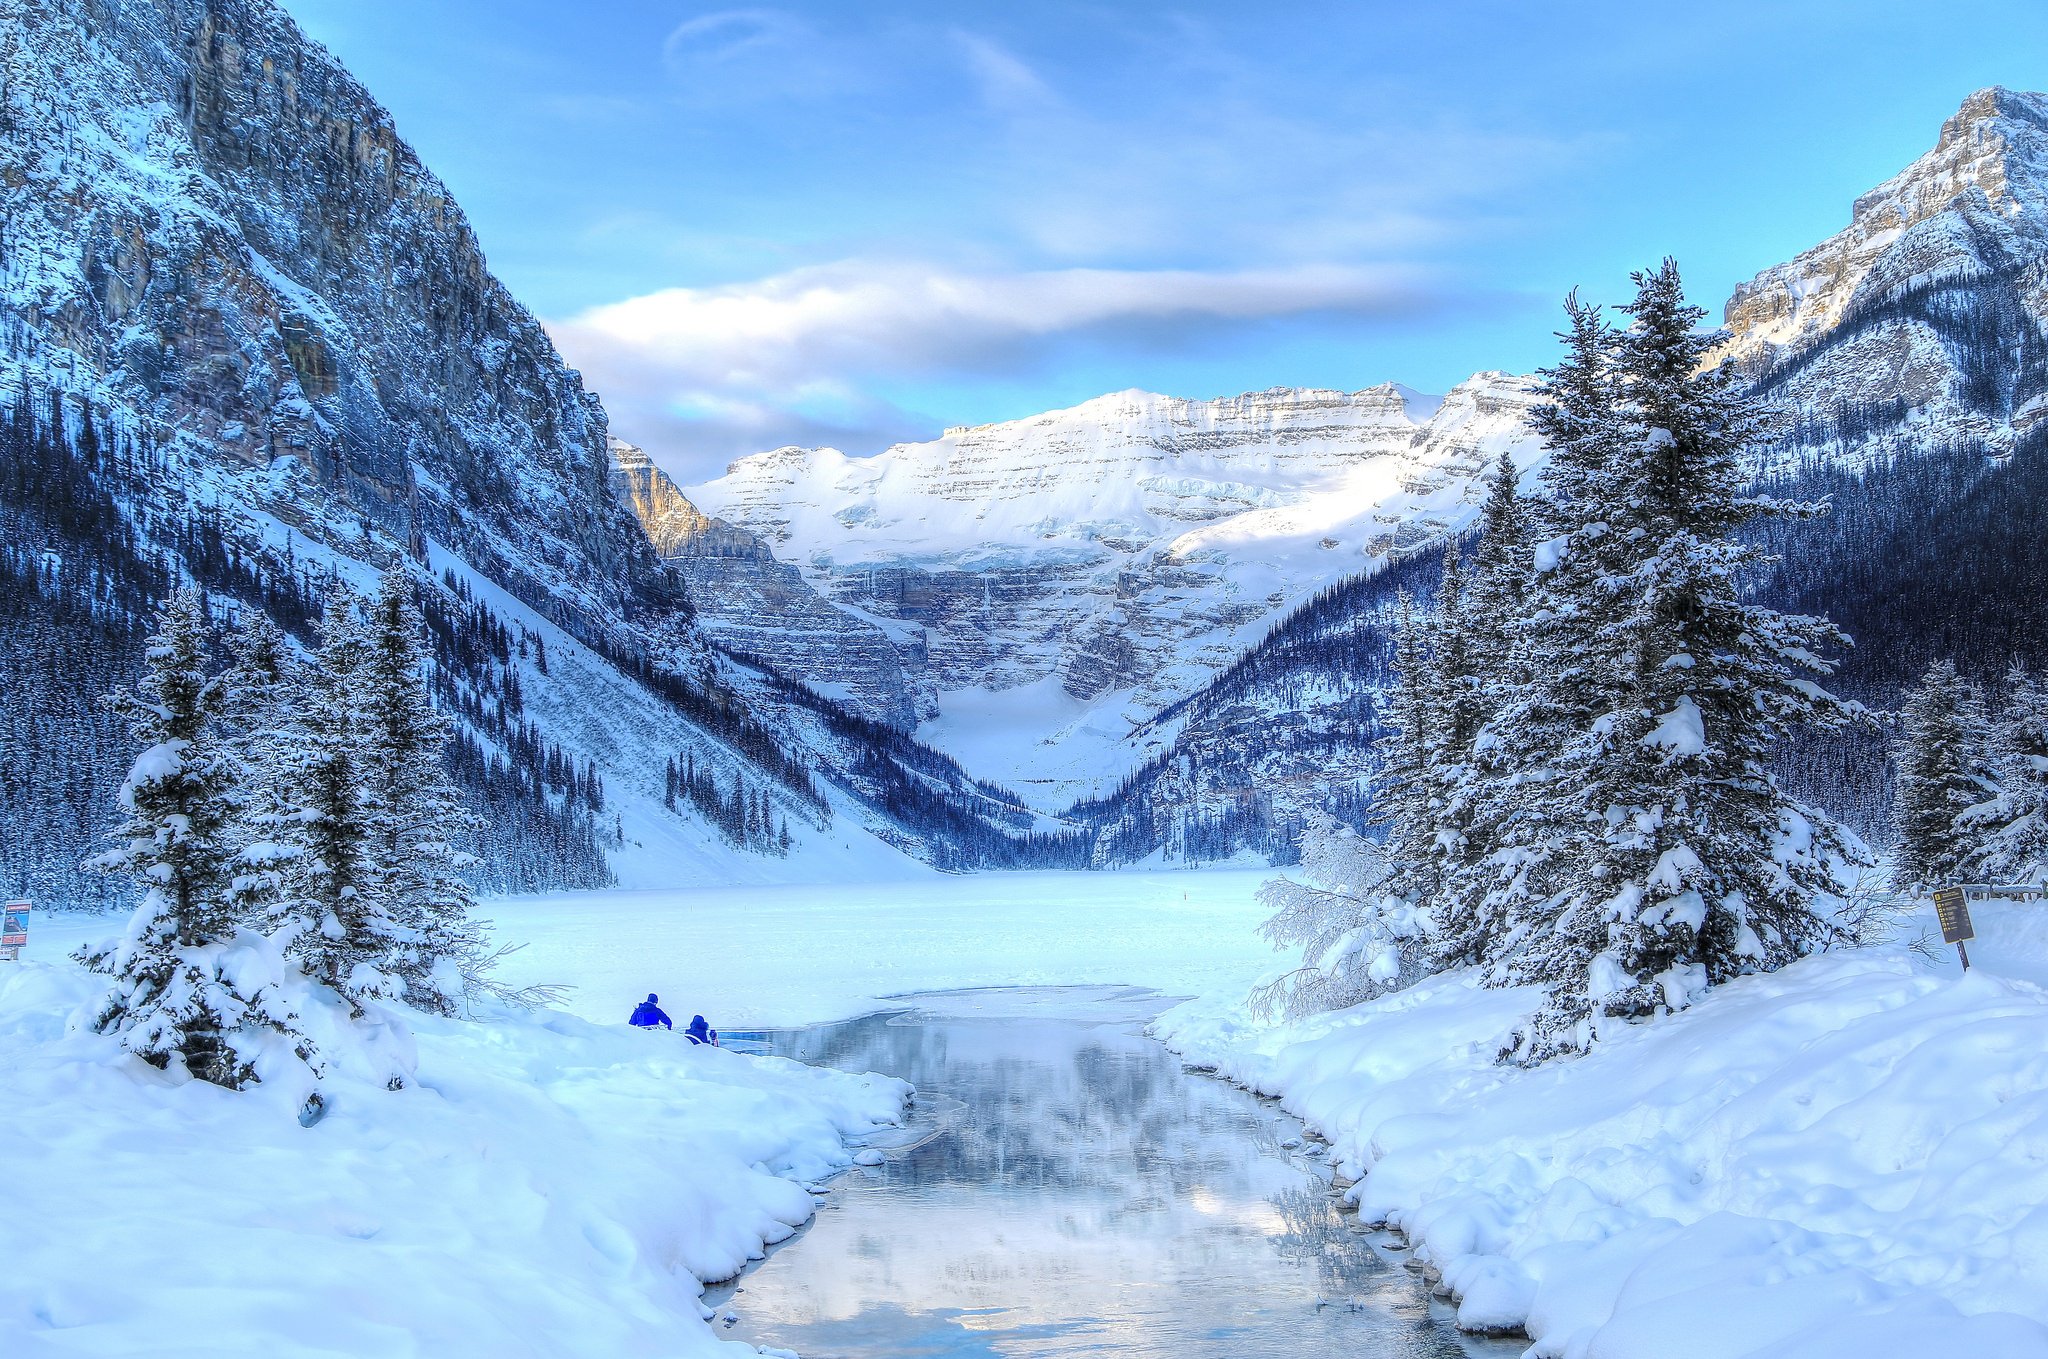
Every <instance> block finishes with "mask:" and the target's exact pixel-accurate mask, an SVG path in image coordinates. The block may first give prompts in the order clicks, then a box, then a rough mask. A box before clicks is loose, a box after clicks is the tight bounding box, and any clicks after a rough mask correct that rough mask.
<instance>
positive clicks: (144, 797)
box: [83, 589, 315, 1089]
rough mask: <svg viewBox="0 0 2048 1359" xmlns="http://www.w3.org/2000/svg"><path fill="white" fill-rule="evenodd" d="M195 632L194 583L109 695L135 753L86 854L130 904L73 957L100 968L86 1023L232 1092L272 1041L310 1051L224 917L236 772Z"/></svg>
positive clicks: (233, 857)
mask: <svg viewBox="0 0 2048 1359" xmlns="http://www.w3.org/2000/svg"><path fill="white" fill-rule="evenodd" d="M206 634H207V619H206V610H205V605H204V603H203V601H202V600H201V598H200V596H199V594H198V592H197V591H195V590H191V589H185V590H180V591H178V592H177V593H176V594H175V595H173V596H172V597H171V599H170V601H169V602H168V603H167V604H165V605H164V607H163V608H162V610H161V611H160V612H159V613H158V616H157V630H156V632H155V634H154V635H153V636H151V637H150V639H149V644H148V649H147V651H146V652H145V659H144V663H143V665H144V668H143V674H142V679H141V682H140V683H139V684H138V685H137V686H136V689H135V690H134V691H133V692H131V693H124V694H118V695H115V696H113V697H112V698H111V700H110V702H111V704H112V706H113V707H114V708H115V710H116V711H118V712H119V713H120V714H121V715H123V716H124V717H126V718H127V719H128V721H129V724H130V729H131V730H132V731H133V733H134V735H135V737H136V739H137V740H139V741H140V742H142V745H143V750H142V753H141V755H139V756H138V757H137V758H136V761H135V764H134V767H133V768H132V769H131V770H130V772H129V774H128V778H127V780H126V781H125V782H124V783H123V784H122V785H121V791H120V802H121V806H122V808H123V810H125V811H126V812H127V813H128V819H127V821H126V822H125V823H124V824H123V825H122V826H121V828H120V830H119V832H118V836H119V839H120V841H121V844H120V846H119V847H118V848H116V849H114V850H112V851H110V852H108V853H107V854H105V855H102V856H101V857H100V858H99V859H98V860H96V861H95V864H96V866H97V867H99V868H101V869H103V870H105V871H107V872H111V873H119V874H123V875H125V876H127V877H129V878H130V879H131V880H132V881H133V882H134V884H135V888H136V891H137V893H138V895H139V897H140V901H139V903H138V905H137V907H136V910H135V914H134V916H133V917H132V918H131V919H130V921H129V924H128V929H127V931H126V933H125V934H124V936H123V937H122V938H121V939H120V940H119V941H118V942H117V943H115V944H113V945H111V946H109V947H105V948H101V949H98V950H93V951H88V952H87V953H85V954H84V955H83V960H84V961H85V962H86V964H87V965H88V966H90V967H92V968H93V969H94V970H96V971H99V972H103V973H106V974H108V975H109V976H111V977H112V979H113V980H112V985H111V986H110V988H109V990H108V992H107V994H106V996H105V997H104V998H103V1000H102V1001H101V1002H100V1004H99V1006H98V1008H97V1010H96V1011H95V1013H94V1015H93V1020H92V1024H93V1027H94V1028H95V1029H96V1030H97V1031H99V1032H101V1033H111V1034H115V1035H118V1037H119V1038H120V1040H121V1043H122V1045H123V1046H124V1047H126V1048H127V1050H128V1051H130V1052H132V1053H134V1054H135V1055H136V1056H138V1057H140V1058H142V1059H143V1060H144V1061H146V1062H148V1063H150V1064H151V1065H153V1066H157V1067H163V1068H168V1067H170V1066H171V1065H172V1064H173V1063H179V1064H182V1065H183V1067H184V1068H185V1070H186V1071H188V1072H189V1073H190V1074H191V1075H193V1076H195V1077H197V1078H198V1079H200V1080H205V1081H210V1082H212V1083H213V1084H215V1085H221V1086H226V1087H227V1088H229V1089H241V1088H242V1087H244V1086H246V1085H249V1084H250V1083H252V1082H253V1081H255V1080H257V1079H258V1076H259V1072H258V1059H259V1057H260V1055H261V1053H262V1051H263V1049H264V1048H265V1046H266V1045H267V1043H268V1042H269V1041H270V1040H272V1039H278V1040H282V1042H283V1046H285V1047H286V1048H287V1049H288V1050H289V1051H291V1052H293V1053H295V1054H296V1056H297V1057H298V1058H299V1059H300V1060H303V1061H308V1062H311V1061H313V1060H315V1056H314V1052H313V1047H312V1044H311V1043H310V1042H309V1041H307V1040H306V1039H305V1038H304V1036H303V1035H302V1034H301V1033H300V1032H299V1019H298V1016H297V1014H296V1013H295V1011H294V1010H293V1009H292V1007H291V1005H290V1003H289V1002H288V1001H287V1000H286V998H285V997H284V995H283V994H282V991H281V990H280V987H279V985H278V983H279V982H280V981H281V976H280V975H278V972H277V970H276V969H269V970H268V971H266V969H265V968H263V967H261V966H256V965H252V964H253V963H258V962H261V961H262V960H263V958H264V957H265V955H266V954H267V953H268V952H269V950H268V949H267V947H266V945H267V942H268V941H266V940H263V939H262V938H261V936H257V935H253V934H250V933H248V932H245V931H243V930H242V929H241V928H240V926H239V924H238V921H237V918H236V917H237V905H236V901H235V880H236V877H237V875H238V872H239V859H240V854H239V848H238V846H237V844H236V842H235V837H234V832H235V828H236V825H237V821H238V810H239V794H240V779H241V770H240V768H239V767H238V765H237V763H236V761H235V758H234V755H233V753H232V751H231V750H229V749H228V746H227V743H226V741H225V740H224V738H223V735H222V732H221V730H220V727H219V723H218V720H217V719H218V718H219V715H220V713H221V711H222V709H223V708H224V707H225V706H226V705H227V699H228V686H227V684H225V683H224V682H223V681H222V680H219V679H210V678H208V676H207V674H206V670H207V666H206V652H207V642H206Z"/></svg>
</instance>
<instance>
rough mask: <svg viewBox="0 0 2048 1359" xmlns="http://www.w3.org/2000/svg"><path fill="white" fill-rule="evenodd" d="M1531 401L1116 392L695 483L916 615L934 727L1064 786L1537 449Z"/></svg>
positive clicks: (777, 456)
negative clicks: (1491, 475)
mask: <svg viewBox="0 0 2048 1359" xmlns="http://www.w3.org/2000/svg"><path fill="white" fill-rule="evenodd" d="M1529 400H1530V397H1529V394H1528V389H1527V384H1526V383H1525V382H1524V381H1522V380H1520V379H1515V378H1510V377H1507V376H1505V375H1503V374H1497V373H1489V374H1481V375H1480V376H1478V377H1476V378H1474V379H1472V380H1471V381H1469V382H1467V383H1464V384H1462V385H1461V386H1459V387H1458V388H1457V389H1456V390H1454V391H1453V392H1451V393H1450V394H1449V395H1448V396H1445V397H1442V398H1436V397H1427V396H1423V395H1421V394H1419V393H1415V392H1411V391H1408V390H1406V389H1403V388H1399V387H1396V386H1393V385H1387V386H1382V387H1376V388H1369V389H1366V390H1364V391H1359V392H1335V391H1313V390H1291V389H1280V390H1275V391H1269V392H1256V393H1251V394H1248V395H1245V396H1240V397H1232V398H1227V399H1224V400H1219V401H1189V400H1182V399H1178V398H1173V397H1163V396H1156V395H1153V394H1150V393H1145V392H1121V393H1116V394H1114V395H1111V396H1106V397H1102V398H1099V399H1097V400H1094V401H1090V402H1087V403H1085V404H1083V405H1080V406H1077V407H1074V408H1072V409H1070V410H1064V411H1054V412H1051V413H1048V414H1046V415H1041V416H1035V417H1032V418H1030V419H1026V420H1018V421H1011V422H1007V423H1004V424H997V425H985V426H977V427H973V428H963V429H954V430H949V431H947V432H946V434H945V435H944V436H943V437H942V438H939V439H936V440H933V441H931V442H929V443H923V444H907V445H899V446H897V447H895V448H891V449H889V450H888V451H886V452H884V453H881V454H878V455H876V456H875V457H872V458H866V459H854V458H848V457H846V456H844V455H843V454H840V453H838V452H836V451H834V450H831V449H797V448H786V449H778V450H776V451H774V452H772V453H764V454H760V455H757V456H755V457H751V458H746V459H742V460H741V461H739V462H738V463H735V464H734V465H733V467H732V468H731V469H730V470H729V471H728V473H727V474H726V476H724V477H722V478H720V479H719V480H718V481H715V482H712V483H710V484H708V485H706V486H703V487H698V488H695V489H694V490H693V491H692V492H691V497H692V499H694V500H696V501H697V502H698V503H699V504H701V505H703V506H704V507H705V508H706V509H707V510H709V511H710V512H712V513H714V514H716V515H718V516H719V517H720V518H722V519H726V520H729V521H731V522H733V523H735V524H738V525H741V526H744V527H745V528H747V529H750V530H752V531H753V532H755V533H758V534H759V535H760V536H761V537H762V538H764V539H766V540H767V541H768V542H769V543H771V544H772V545H773V546H774V549H775V551H776V554H777V555H778V556H779V557H780V558H781V559H782V560H784V561H787V562H790V563H793V564H795V565H796V566H798V567H799V568H801V570H802V572H803V574H804V576H805V578H806V579H807V580H809V581H810V582H811V583H812V584H813V585H814V586H815V587H816V588H817V589H818V591H819V592H820V593H822V594H824V595H825V596H826V597H828V598H830V599H832V600H833V601H835V602H837V603H840V604H843V605H846V606H849V607H851V608H854V609H856V610H857V611H859V612H861V613H863V614H866V615H871V616H874V617H877V618H881V619H885V620H889V621H890V622H892V623H894V624H898V625H909V626H911V627H914V628H915V629H917V630H919V631H920V632H921V633H922V636H923V637H924V638H925V639H926V645H927V655H928V658H929V666H930V670H931V674H932V677H933V681H934V682H935V684H936V686H937V688H938V689H939V691H940V697H939V709H940V716H939V720H938V721H937V722H936V723H935V724H933V725H931V726H928V727H926V728H924V731H925V733H926V734H927V735H928V737H929V738H930V739H932V740H935V741H937V742H939V743H941V744H942V745H948V748H952V749H955V750H957V751H962V752H964V751H967V750H969V749H972V750H973V751H974V752H975V754H976V756H977V758H979V759H980V760H981V761H982V763H981V764H980V765H979V766H976V765H975V763H974V761H973V760H970V762H969V763H970V767H972V768H975V771H976V772H977V773H981V774H983V775H984V776H986V777H992V778H996V779H998V780H1001V781H1003V782H1004V783H1006V784H1008V785H1010V786H1012V787H1018V788H1020V790H1023V791H1027V792H1030V793H1033V794H1035V795H1036V796H1037V797H1038V798H1039V799H1040V800H1041V801H1042V802H1044V803H1045V804H1047V805H1051V804H1056V803H1058V802H1061V801H1063V800H1064V799H1065V798H1067V797H1070V796H1074V795H1079V794H1081V793H1084V792H1088V791H1093V790H1094V789H1096V788H1098V787H1099V786H1100V785H1101V784H1102V783H1103V782H1104V781H1105V780H1111V781H1113V780H1114V779H1115V778H1116V777H1117V776H1118V775H1120V774H1121V773H1123V772H1124V771H1126V770H1127V769H1129V768H1130V767H1132V765H1134V764H1135V763H1136V762H1138V761H1139V760H1141V759H1142V758H1143V755H1144V752H1143V751H1141V750H1138V749H1135V748H1127V747H1126V738H1127V737H1128V736H1129V735H1130V734H1131V733H1132V731H1133V730H1134V729H1135V728H1138V727H1140V726H1142V725H1143V724H1144V723H1145V722H1146V721H1147V720H1148V719H1150V718H1151V717H1152V716H1153V715H1154V714H1156V713H1157V712H1158V711H1159V710H1160V709H1161V708H1163V707H1165V706H1167V705H1168V704H1170V703H1172V702H1174V701H1175V700H1177V699H1179V698H1181V697H1182V696H1184V695H1186V694H1188V693H1190V692H1192V691H1193V690H1194V689H1196V688H1198V687H1200V686H1201V685H1202V684H1203V683H1205V682H1207V681H1208V680H1209V679H1210V678H1212V677H1213V676H1214V675H1215V674H1216V673H1217V672H1218V671H1220V670H1222V669H1223V668H1224V667H1226V666H1228V665H1229V664H1230V663H1231V662H1232V661H1234V660H1235V659H1236V658H1237V657H1238V656H1239V655H1241V654H1242V653H1243V652H1244V650H1245V649H1246V648H1247V647H1248V646H1250V645H1251V644H1252V643H1254V642H1256V641H1257V640H1258V638H1259V637H1260V636H1262V635H1263V634H1264V632H1265V631H1266V630H1267V629H1268V628H1270V627H1271V626H1272V625H1273V623H1274V622H1275V621H1276V620H1277V619H1278V618H1279V617H1280V616H1281V615H1282V614H1284V613H1285V612H1286V611H1287V610H1288V609H1290V608H1292V607H1294V606H1295V605H1297V604H1299V603H1301V602H1302V601H1303V600H1304V599H1306V598H1307V597H1308V596H1310V595H1312V594H1313V593H1315V591H1317V590H1318V589H1320V588H1322V587H1324V586H1326V585H1328V584H1330V583H1332V582H1334V581H1337V580H1340V579H1343V578H1345V577H1348V576H1352V575H1356V574H1359V573H1361V572H1367V571H1372V570H1375V569H1377V568H1378V567H1379V566H1380V565H1383V564H1384V563H1385V562H1387V561H1389V560H1391V559H1393V558H1396V557H1399V556H1401V555H1403V554H1405V553H1409V552H1412V551H1414V550H1416V549H1418V548H1420V547H1421V546H1423V545H1425V544H1427V543H1430V542H1433V541H1436V540H1439V539H1440V538H1442V537H1443V535H1444V534H1446V533H1447V532H1450V531H1452V530H1454V529H1456V528H1458V527H1460V526H1462V525H1463V524H1464V523H1465V522H1467V520H1468V519H1469V518H1470V516H1471V515H1472V513H1473V512H1474V509H1475V507H1476V505H1477V503H1478V499H1479V495H1480V488H1479V481H1480V478H1481V477H1482V475H1483V473H1484V472H1485V470H1486V469H1487V468H1488V467H1489V466H1490V465H1491V463H1492V462H1493V460H1494V459H1495V458H1496V457H1497V456H1498V454H1499V453H1500V452H1501V451H1502V450H1504V449H1513V450H1515V451H1516V455H1517V458H1518V460H1519V461H1521V462H1522V463H1523V464H1524V465H1525V466H1526V465H1528V464H1530V463H1532V462H1533V460H1534V459H1535V457H1536V456H1537V450H1536V448H1535V446H1534V445H1533V443H1531V442H1529V441H1528V440H1527V439H1526V437H1525V436H1524V434H1523V431H1522V417H1523V413H1524V412H1525V410H1526V409H1527V406H1528V404H1529ZM1025 689H1030V691H1031V693H1030V695H1029V701H1019V702H1016V703H1011V704H1004V703H1002V702H1000V701H995V700H991V699H989V698H987V697H986V695H987V694H988V693H990V692H991V691H993V692H997V693H1001V692H1007V691H1018V690H1025ZM949 695H950V697H949ZM970 713H978V714H981V715H982V716H980V717H978V718H977V717H974V716H967V715H966V714H970ZM949 714H960V715H958V716H949ZM998 726H1000V727H1001V728H1002V729H1003V730H1004V731H1007V732H1008V733H1009V734H1010V735H1011V736H1012V737H1014V741H1013V742H1012V744H1011V745H1010V746H1009V747H1008V748H1007V749H1004V748H1003V747H1002V743H1001V742H999V741H997V740H995V739H994V736H993V732H994V730H995V728H996V727H998Z"/></svg>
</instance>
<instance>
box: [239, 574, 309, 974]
mask: <svg viewBox="0 0 2048 1359" xmlns="http://www.w3.org/2000/svg"><path fill="white" fill-rule="evenodd" d="M234 653H235V664H234V667H233V668H232V669H231V670H230V671H229V672H228V673H227V674H226V675H225V676H223V679H224V680H225V681H226V686H227V693H228V698H227V702H226V703H225V704H224V707H223V712H222V719H223V723H224V725H225V727H226V730H227V733H228V739H229V741H230V742H231V743H232V747H233V750H234V754H235V758H236V760H237V762H238V763H239V765H240V767H241V771H242V788H241V797H240V802H239V806H238V809H237V811H238V826H237V832H238V834H237V838H238V839H239V841H240V842H241V850H240V853H239V856H238V858H237V861H236V875H235V881H234V885H233V897H234V902H235V906H236V912H237V914H238V916H239V917H240V918H241V919H242V920H243V921H245V922H247V923H248V924H249V925H250V926H251V927H252V928H259V929H262V930H264V931H265V932H266V933H270V932H273V931H276V930H279V929H281V928H284V927H286V926H287V925H288V924H289V923H290V919H291V916H292V906H293V904H294V903H293V894H292V890H291V889H292V886H293V883H294V881H295V878H296V873H295V870H296V868H297V866H298V863H299V860H300V859H301V858H302V857H303V856H304V854H305V852H306V834H305V830H306V826H305V818H304V816H303V814H302V813H303V807H302V805H301V803H300V798H299V794H300V786H301V780H300V771H301V768H302V766H303V764H304V760H305V741H304V734H303V733H304V727H303V723H302V720H301V715H300V713H299V711H298V704H299V702H300V696H301V695H302V694H303V692H304V688H305V678H304V675H303V673H302V667H301V666H300V665H299V664H298V662H297V660H296V658H295V657H294V656H293V655H292V652H291V646H290V644H289V643H288V642H287V641H286V639H285V635H284V631H283V630H282V629H281V628H279V627H278V626H277V624H276V623H274V622H272V621H271V620H270V618H269V617H268V616H267V615H265V614H263V613H262V612H260V611H259V610H256V609H253V608H245V609H243V610H242V612H241V615H240V617H239V618H238V619H237V621H236V627H235V634H234ZM289 934H290V932H289V931H288V932H287V934H286V936H285V937H284V939H283V942H286V943H288V942H289Z"/></svg>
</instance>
